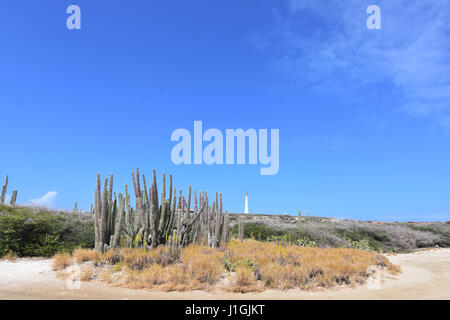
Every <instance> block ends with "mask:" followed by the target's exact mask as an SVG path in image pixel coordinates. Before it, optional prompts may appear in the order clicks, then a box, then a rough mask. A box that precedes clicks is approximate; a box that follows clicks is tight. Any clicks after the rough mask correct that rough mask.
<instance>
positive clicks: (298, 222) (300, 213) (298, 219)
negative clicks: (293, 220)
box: [297, 210, 302, 227]
mask: <svg viewBox="0 0 450 320" xmlns="http://www.w3.org/2000/svg"><path fill="white" fill-rule="evenodd" d="M301 220H302V212H301V211H300V210H298V218H297V227H300V225H301Z"/></svg>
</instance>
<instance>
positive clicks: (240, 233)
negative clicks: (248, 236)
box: [238, 219, 244, 241]
mask: <svg viewBox="0 0 450 320" xmlns="http://www.w3.org/2000/svg"><path fill="white" fill-rule="evenodd" d="M238 237H239V240H241V241H242V240H244V220H242V219H241V220H239V224H238Z"/></svg>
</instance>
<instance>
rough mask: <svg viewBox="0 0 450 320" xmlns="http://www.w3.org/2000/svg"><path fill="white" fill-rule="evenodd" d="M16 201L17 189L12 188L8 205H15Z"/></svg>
mask: <svg viewBox="0 0 450 320" xmlns="http://www.w3.org/2000/svg"><path fill="white" fill-rule="evenodd" d="M16 201H17V190H14V191H13V193H12V196H11V201H10V202H9V205H11V206H15V205H16Z"/></svg>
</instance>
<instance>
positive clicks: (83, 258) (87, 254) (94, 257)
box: [73, 249, 101, 263]
mask: <svg viewBox="0 0 450 320" xmlns="http://www.w3.org/2000/svg"><path fill="white" fill-rule="evenodd" d="M73 257H74V258H75V261H76V262H77V263H83V262H87V261H98V260H100V257H101V254H100V253H99V252H98V251H95V250H89V249H76V250H75V251H74V252H73Z"/></svg>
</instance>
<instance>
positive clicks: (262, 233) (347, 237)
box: [230, 214, 450, 252]
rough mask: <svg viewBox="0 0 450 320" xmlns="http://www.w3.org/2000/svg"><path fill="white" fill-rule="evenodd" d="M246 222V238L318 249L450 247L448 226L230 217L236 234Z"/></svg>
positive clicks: (375, 249)
mask: <svg viewBox="0 0 450 320" xmlns="http://www.w3.org/2000/svg"><path fill="white" fill-rule="evenodd" d="M238 220H244V221H245V230H244V237H245V238H252V237H253V238H254V239H256V240H261V241H282V242H290V243H292V244H299V245H305V246H318V247H324V248H326V247H346V248H357V249H363V250H372V251H377V252H406V251H411V250H414V249H418V248H427V247H434V246H436V245H438V246H440V247H449V246H450V226H449V224H447V223H413V222H407V223H387V222H386V223H382V222H370V221H356V220H337V219H332V218H320V217H301V220H300V223H297V222H298V221H297V217H293V216H287V215H286V216H282V215H278V216H276V215H244V214H241V215H230V222H231V225H232V231H233V234H234V235H236V234H237V221H238Z"/></svg>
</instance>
